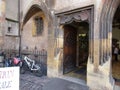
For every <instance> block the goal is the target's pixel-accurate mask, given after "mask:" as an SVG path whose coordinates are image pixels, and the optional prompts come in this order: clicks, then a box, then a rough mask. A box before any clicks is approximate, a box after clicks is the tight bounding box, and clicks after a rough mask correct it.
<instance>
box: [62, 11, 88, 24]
mask: <svg viewBox="0 0 120 90" xmlns="http://www.w3.org/2000/svg"><path fill="white" fill-rule="evenodd" d="M89 11H90V10H85V11H81V12H77V13H71V14H66V15H61V16H60V18H61V19H60V24H70V23H72V22H73V21H75V22H81V21H87V20H89V13H90V12H89Z"/></svg>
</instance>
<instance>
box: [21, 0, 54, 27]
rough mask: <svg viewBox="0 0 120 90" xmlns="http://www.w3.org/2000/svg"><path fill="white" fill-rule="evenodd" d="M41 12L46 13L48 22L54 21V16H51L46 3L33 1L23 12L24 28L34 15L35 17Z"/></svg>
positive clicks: (39, 0) (40, 0)
mask: <svg viewBox="0 0 120 90" xmlns="http://www.w3.org/2000/svg"><path fill="white" fill-rule="evenodd" d="M39 11H41V12H43V13H44V15H45V17H46V19H47V20H48V22H51V21H52V19H51V20H50V18H52V14H51V12H50V10H49V8H48V7H47V6H46V3H45V2H43V1H42V0H32V1H31V2H30V3H29V4H28V5H27V6H26V8H25V9H24V10H23V17H22V22H23V25H22V27H23V26H24V25H25V23H26V22H27V21H28V20H29V19H30V18H31V17H32V15H34V14H35V13H37V12H39Z"/></svg>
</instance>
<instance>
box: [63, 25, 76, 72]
mask: <svg viewBox="0 0 120 90" xmlns="http://www.w3.org/2000/svg"><path fill="white" fill-rule="evenodd" d="M76 44H77V30H76V28H74V27H72V26H70V25H65V26H64V62H63V73H64V74H65V73H68V72H70V71H72V70H73V69H74V68H75V67H76V46H77V45H76Z"/></svg>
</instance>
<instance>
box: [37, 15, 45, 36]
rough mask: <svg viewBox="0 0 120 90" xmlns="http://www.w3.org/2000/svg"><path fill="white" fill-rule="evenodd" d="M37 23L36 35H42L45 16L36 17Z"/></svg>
mask: <svg viewBox="0 0 120 90" xmlns="http://www.w3.org/2000/svg"><path fill="white" fill-rule="evenodd" d="M35 25H36V35H41V34H42V32H43V18H42V17H36V18H35Z"/></svg>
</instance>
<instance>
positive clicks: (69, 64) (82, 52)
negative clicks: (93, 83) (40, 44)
mask: <svg viewBox="0 0 120 90" xmlns="http://www.w3.org/2000/svg"><path fill="white" fill-rule="evenodd" d="M63 29H64V44H63V58H64V60H63V74H64V75H65V76H70V77H75V78H79V79H82V80H84V81H86V75H87V60H88V52H89V24H88V23H87V22H85V21H82V22H72V23H70V24H65V25H64V26H63Z"/></svg>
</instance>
